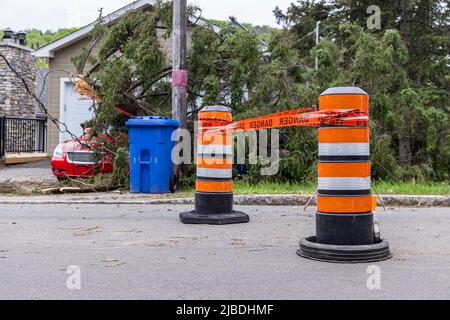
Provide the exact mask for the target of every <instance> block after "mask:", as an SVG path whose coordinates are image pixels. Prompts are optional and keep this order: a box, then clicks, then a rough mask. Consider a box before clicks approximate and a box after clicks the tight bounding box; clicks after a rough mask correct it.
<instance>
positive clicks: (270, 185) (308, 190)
mask: <svg viewBox="0 0 450 320" xmlns="http://www.w3.org/2000/svg"><path fill="white" fill-rule="evenodd" d="M373 186H374V187H372V193H373V194H375V193H376V192H377V193H378V194H407V195H450V184H449V183H427V184H423V183H414V182H399V183H392V182H384V181H378V182H376V183H374V184H373ZM233 189H234V194H312V193H313V192H314V191H315V190H316V182H314V183H311V184H291V183H276V182H260V183H258V184H249V183H248V182H242V181H236V182H235V183H234V186H233ZM375 190H376V192H375ZM194 192H195V190H194V188H192V189H189V190H182V191H181V192H180V193H179V194H177V195H178V196H186V197H189V196H192V195H193V194H194Z"/></svg>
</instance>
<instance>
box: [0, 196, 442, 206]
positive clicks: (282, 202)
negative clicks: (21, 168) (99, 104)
mask: <svg viewBox="0 0 450 320" xmlns="http://www.w3.org/2000/svg"><path fill="white" fill-rule="evenodd" d="M310 197H311V196H310V195H299V194H266V195H264V194H261V195H235V197H234V202H235V204H236V205H261V206H304V205H305V204H306V203H307V201H308V200H309V198H310ZM381 199H382V202H383V203H384V205H385V206H389V207H450V196H415V195H411V196H408V195H382V196H381ZM0 204H142V205H144V204H149V205H150V204H153V205H157V204H165V205H170V204H172V205H182V204H186V205H193V204H194V199H193V198H191V197H189V198H177V197H176V196H174V195H172V194H164V195H144V194H131V193H121V192H102V193H86V194H61V195H33V196H14V195H3V196H1V195H0ZM315 204H316V202H315V199H314V200H313V202H312V203H311V205H315ZM378 206H379V207H380V206H381V202H380V201H379V202H378Z"/></svg>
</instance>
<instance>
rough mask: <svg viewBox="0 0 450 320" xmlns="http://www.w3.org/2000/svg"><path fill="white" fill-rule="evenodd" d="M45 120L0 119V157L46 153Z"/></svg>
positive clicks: (5, 117)
mask: <svg viewBox="0 0 450 320" xmlns="http://www.w3.org/2000/svg"><path fill="white" fill-rule="evenodd" d="M46 145H47V119H27V118H15V117H7V116H4V117H0V156H4V155H5V154H6V153H33V152H46Z"/></svg>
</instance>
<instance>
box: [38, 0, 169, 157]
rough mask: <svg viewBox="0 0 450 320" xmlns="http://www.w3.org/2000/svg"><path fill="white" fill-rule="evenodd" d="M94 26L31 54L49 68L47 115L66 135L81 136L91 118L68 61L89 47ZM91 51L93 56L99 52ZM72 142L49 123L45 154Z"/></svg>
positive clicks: (165, 42) (147, 4)
mask: <svg viewBox="0 0 450 320" xmlns="http://www.w3.org/2000/svg"><path fill="white" fill-rule="evenodd" d="M155 3H156V0H138V1H135V2H133V3H131V4H129V5H127V6H125V7H123V8H121V9H119V10H117V11H115V12H113V13H111V14H110V15H108V16H106V17H105V18H104V20H105V23H106V24H108V25H111V24H114V22H116V21H117V20H118V19H119V18H120V17H122V16H123V15H124V14H125V13H127V12H129V11H130V10H136V9H142V10H151V9H152V7H153V5H154V4H155ZM95 24H96V22H95V21H94V22H92V23H91V24H89V25H87V26H85V27H83V28H81V29H79V30H77V31H75V32H73V33H71V34H69V35H67V36H65V37H63V38H61V39H59V40H57V41H54V42H52V43H50V44H48V45H46V46H44V47H42V48H40V49H38V50H36V51H35V52H34V56H35V57H36V58H38V59H46V60H47V61H48V65H49V72H50V73H49V75H48V111H49V113H50V114H51V115H52V116H53V117H55V118H58V119H59V120H60V121H61V122H62V123H65V124H66V126H67V128H68V131H70V132H71V133H73V134H75V135H77V136H80V135H81V134H82V128H81V124H82V123H84V122H85V121H87V120H89V119H91V118H92V113H91V111H90V106H91V103H92V101H91V100H90V99H87V98H83V97H82V96H80V94H79V93H77V91H76V90H75V89H74V86H75V84H74V79H73V77H71V74H72V75H74V74H75V72H76V71H75V66H74V65H73V63H72V61H71V58H72V57H74V56H76V55H79V54H80V52H81V50H82V48H83V47H86V46H88V45H89V44H90V39H89V33H90V32H91V31H92V29H93V28H94V26H95ZM158 32H159V33H160V35H161V36H160V37H159V39H160V40H159V41H160V46H161V49H162V50H163V51H164V52H166V55H167V57H168V59H170V60H171V57H172V40H171V39H166V38H164V37H163V34H164V33H165V31H164V30H158ZM96 49H97V51H96V50H95V49H94V51H93V54H95V53H96V52H98V48H96ZM69 139H72V137H71V135H70V134H69V133H64V132H63V133H61V132H60V131H59V130H58V128H57V127H56V126H55V125H54V124H52V123H49V126H48V148H47V150H48V152H49V154H51V153H52V152H53V150H54V149H55V147H56V146H57V145H58V144H59V143H61V142H63V141H65V140H69Z"/></svg>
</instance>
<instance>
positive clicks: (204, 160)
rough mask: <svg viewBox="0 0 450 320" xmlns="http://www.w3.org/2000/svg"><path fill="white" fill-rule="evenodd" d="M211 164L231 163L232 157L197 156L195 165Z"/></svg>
mask: <svg viewBox="0 0 450 320" xmlns="http://www.w3.org/2000/svg"><path fill="white" fill-rule="evenodd" d="M211 165H230V166H231V165H233V159H232V158H221V157H215V158H208V157H203V158H202V157H198V158H197V166H211Z"/></svg>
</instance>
